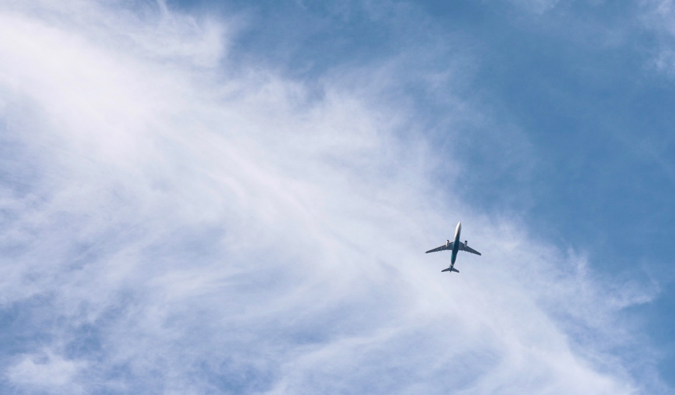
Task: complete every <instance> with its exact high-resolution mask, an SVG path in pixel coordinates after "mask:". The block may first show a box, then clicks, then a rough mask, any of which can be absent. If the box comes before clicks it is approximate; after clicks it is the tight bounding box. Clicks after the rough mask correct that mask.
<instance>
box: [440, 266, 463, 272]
mask: <svg viewBox="0 0 675 395" xmlns="http://www.w3.org/2000/svg"><path fill="white" fill-rule="evenodd" d="M443 272H457V273H459V270H457V269H455V268H454V267H449V268H447V269H443V270H441V273H443Z"/></svg>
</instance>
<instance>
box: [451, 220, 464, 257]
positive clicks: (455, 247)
mask: <svg viewBox="0 0 675 395" xmlns="http://www.w3.org/2000/svg"><path fill="white" fill-rule="evenodd" d="M461 232H462V223H461V222H459V223H457V228H456V229H455V241H454V243H452V258H451V259H450V262H451V264H450V267H453V266H455V260H456V259H457V252H458V251H459V243H460V241H459V234H460V233H461Z"/></svg>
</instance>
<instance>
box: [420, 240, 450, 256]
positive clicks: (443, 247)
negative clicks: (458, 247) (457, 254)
mask: <svg viewBox="0 0 675 395" xmlns="http://www.w3.org/2000/svg"><path fill="white" fill-rule="evenodd" d="M453 244H454V242H452V243H450V244H443V245H442V246H440V247H436V248H434V249H433V250H429V251H427V252H426V253H425V254H428V253H430V252H438V251H443V250H452V245H453Z"/></svg>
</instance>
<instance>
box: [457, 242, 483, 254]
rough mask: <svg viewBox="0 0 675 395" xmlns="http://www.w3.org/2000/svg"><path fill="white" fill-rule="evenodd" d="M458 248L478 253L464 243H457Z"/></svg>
mask: <svg viewBox="0 0 675 395" xmlns="http://www.w3.org/2000/svg"><path fill="white" fill-rule="evenodd" d="M459 249H460V250H462V251H466V252H470V253H472V254H476V255H480V252H478V251H476V250H474V249H473V248H471V247H469V246H468V245H466V244H464V243H460V244H459Z"/></svg>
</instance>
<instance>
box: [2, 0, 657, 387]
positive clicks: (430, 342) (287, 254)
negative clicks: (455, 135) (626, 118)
mask: <svg viewBox="0 0 675 395" xmlns="http://www.w3.org/2000/svg"><path fill="white" fill-rule="evenodd" d="M539 3H541V4H543V2H539ZM547 4H549V3H547ZM120 6H124V4H120V3H119V2H113V1H102V2H99V3H95V2H68V3H67V4H58V5H56V4H54V3H53V2H49V1H43V2H33V3H32V5H30V6H28V5H25V4H23V3H22V2H11V1H10V2H5V3H4V4H3V5H1V6H0V26H2V29H0V59H2V61H1V62H0V122H1V123H0V138H1V139H2V158H1V159H0V172H1V173H0V174H1V175H2V177H0V181H1V184H0V209H1V210H2V224H3V226H2V228H1V230H0V232H1V233H0V248H2V261H1V263H0V265H1V267H2V271H3V273H5V275H4V276H2V278H1V279H0V301H1V302H2V316H3V318H4V320H3V332H4V333H3V339H4V341H3V346H2V353H1V354H0V362H1V365H0V366H1V367H2V369H3V381H2V383H1V386H2V387H3V388H4V389H3V392H5V391H10V390H13V391H15V392H17V393H35V392H40V391H44V392H48V393H64V394H65V393H67V394H74V393H166V394H173V393H175V394H187V393H195V394H197V393H199V394H202V393H257V392H260V393H278V394H282V393H410V394H419V393H447V392H448V391H451V392H453V393H463V394H483V393H587V394H591V393H595V394H622V393H626V394H627V393H634V392H640V391H646V390H656V389H660V387H659V386H660V384H659V380H658V378H656V377H652V376H651V374H652V369H651V363H652V355H650V353H651V351H649V349H647V348H643V349H642V352H641V353H640V354H639V355H638V354H637V353H636V352H635V350H636V348H637V346H638V343H639V342H640V341H641V339H640V338H639V337H637V335H636V332H635V331H634V328H632V327H631V325H629V324H628V323H627V322H625V320H624V319H623V318H622V316H621V314H620V312H621V310H622V309H623V308H625V307H626V306H630V305H633V304H636V303H643V302H645V301H647V300H649V299H650V298H651V297H652V295H651V294H650V292H646V291H644V290H642V289H640V288H639V287H638V286H637V285H633V284H631V283H629V282H626V283H621V284H615V285H612V286H610V285H608V284H607V283H605V282H604V281H603V280H602V279H599V278H595V276H594V275H593V274H592V273H591V272H589V271H588V270H587V265H586V261H585V258H584V255H583V252H581V251H568V252H567V251H558V250H557V249H556V248H554V247H553V246H552V245H549V244H547V243H546V242H545V241H542V240H539V239H537V238H536V237H534V236H533V235H531V234H528V231H527V227H526V226H525V225H524V224H523V223H522V222H521V221H520V220H519V219H518V218H513V217H511V216H508V215H503V216H501V217H487V216H485V215H483V214H482V213H480V212H476V211H475V210H474V209H473V208H472V207H471V204H470V202H462V201H459V200H458V198H457V197H454V196H453V195H451V194H450V195H446V194H444V193H443V192H442V191H445V190H452V189H453V186H454V185H460V183H461V177H462V174H461V173H459V171H453V170H451V169H453V168H457V169H459V168H461V166H462V164H461V163H454V162H453V159H452V158H446V157H440V156H439V154H438V152H436V151H435V150H434V148H433V143H432V142H430V141H426V139H425V131H424V130H420V129H419V128H418V127H416V125H417V122H416V117H417V114H416V113H415V112H414V110H412V109H411V108H410V107H408V106H406V105H405V102H406V100H405V98H402V99H401V100H400V101H399V100H395V99H393V98H391V97H389V96H388V95H386V94H385V92H387V89H389V88H390V87H391V86H392V85H394V84H396V83H397V81H398V75H397V73H398V72H399V71H398V70H400V69H399V68H397V65H396V62H397V61H400V59H398V60H397V59H393V60H391V61H389V62H383V63H382V64H380V65H379V66H378V67H379V68H378V69H375V70H363V69H359V70H340V71H339V72H333V73H330V74H328V75H326V76H324V77H322V78H319V79H318V80H319V83H318V86H317V83H316V82H314V83H312V84H311V85H310V84H305V83H303V82H302V81H298V80H290V79H289V78H286V77H283V76H281V75H279V74H278V73H275V72H274V71H272V70H269V69H266V68H265V67H262V66H258V65H255V64H249V65H244V66H242V64H238V65H237V67H236V69H237V72H234V71H233V69H230V68H228V67H229V66H228V65H231V64H233V63H237V61H238V60H237V59H236V58H232V57H231V56H230V55H228V48H229V43H231V42H233V40H236V32H237V23H238V22H233V21H237V19H236V18H233V19H232V20H231V21H229V22H228V21H218V20H216V19H211V20H205V19H204V18H197V17H193V16H190V15H183V14H180V13H177V12H175V11H172V10H170V9H169V8H167V7H166V5H165V4H163V3H161V2H160V3H159V4H158V5H156V6H155V5H149V6H147V7H146V8H141V9H138V8H129V7H131V6H128V5H127V6H126V7H121V9H120V10H117V8H118V7H120ZM242 70H245V71H242ZM373 76H377V78H373ZM430 78H431V77H430ZM444 78H452V76H444ZM431 79H432V80H433V78H431ZM457 108H458V110H457V111H458V113H457V114H455V115H452V116H456V117H458V118H461V117H465V116H467V114H478V113H480V109H468V108H466V109H464V111H465V112H462V111H461V110H459V109H460V108H461V106H458V107H457ZM439 166H440V167H442V168H444V169H450V170H448V172H447V173H446V174H445V176H446V177H445V179H444V180H443V182H444V183H445V188H443V190H442V191H439V189H438V188H437V187H436V186H435V185H434V182H438V180H436V179H434V181H433V182H432V178H431V172H432V171H433V170H434V169H437V168H438V167H439ZM459 220H462V221H463V223H464V230H463V232H464V235H465V236H466V237H465V238H469V240H470V243H471V244H472V245H474V246H475V248H476V249H478V250H480V251H481V252H483V256H482V257H473V256H465V255H463V256H461V257H460V260H459V264H458V267H459V269H460V271H462V273H461V275H460V276H448V275H441V273H440V270H441V269H442V268H443V267H444V266H445V265H447V264H448V259H449V258H448V256H446V255H440V254H435V255H424V254H423V251H424V250H426V249H428V248H431V247H436V246H437V245H440V244H441V243H442V242H443V241H444V239H443V237H448V236H450V233H451V232H452V230H453V229H454V225H455V223H456V222H457V221H459ZM617 349H620V350H624V351H622V352H617ZM661 389H662V388H661Z"/></svg>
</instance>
